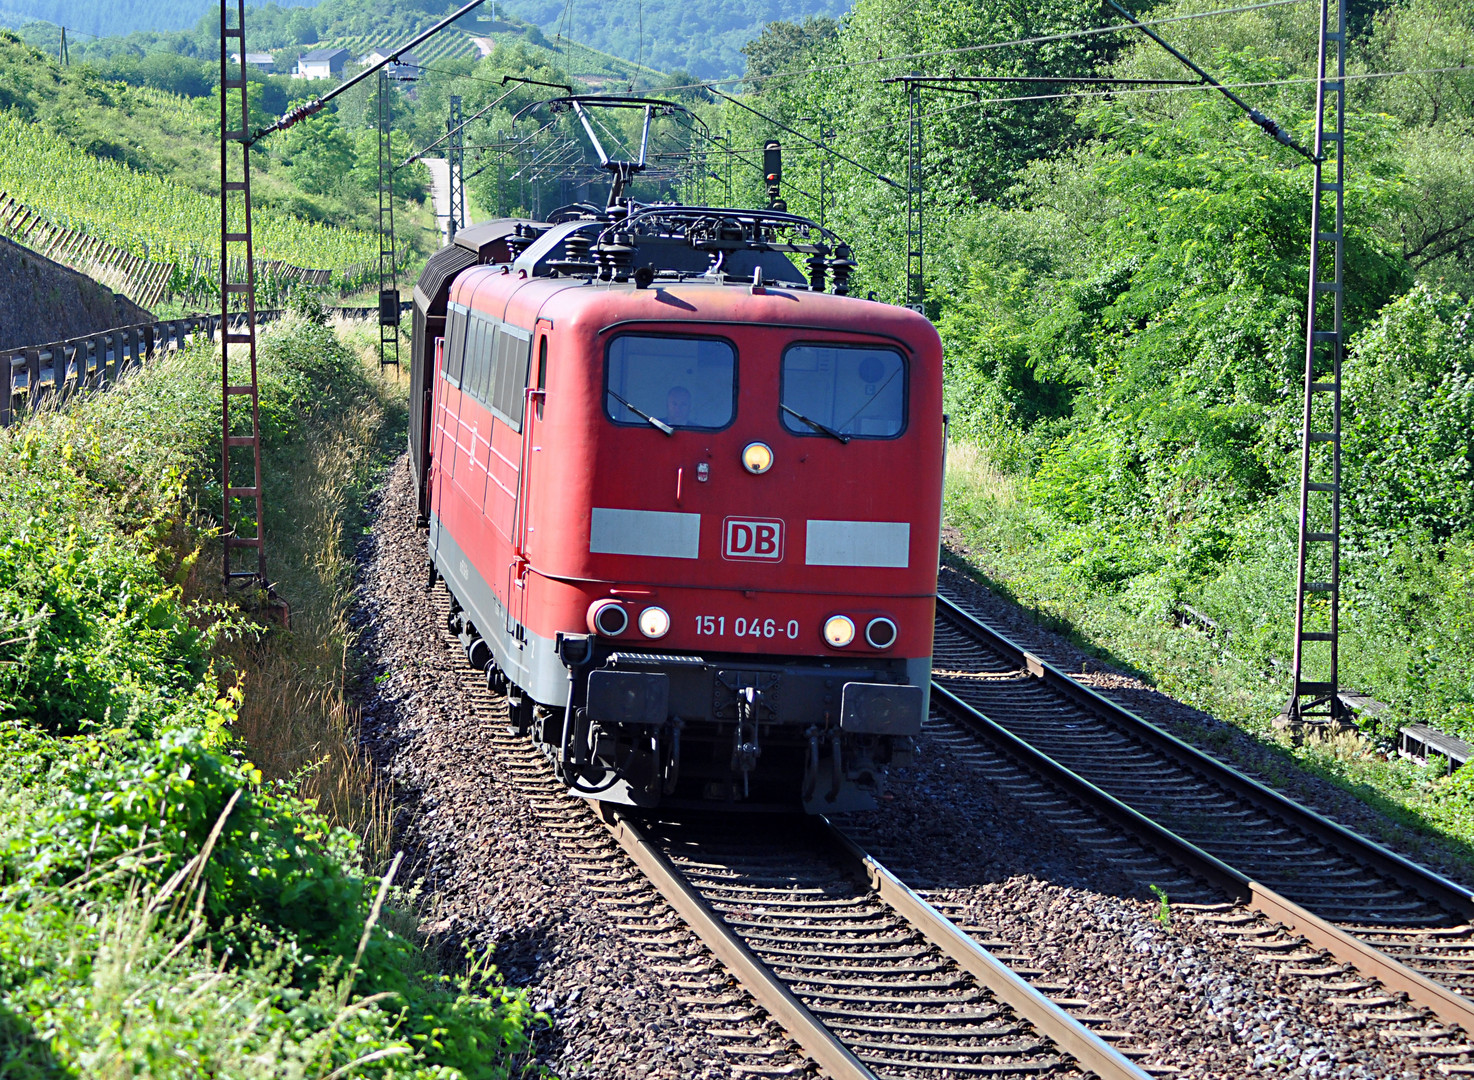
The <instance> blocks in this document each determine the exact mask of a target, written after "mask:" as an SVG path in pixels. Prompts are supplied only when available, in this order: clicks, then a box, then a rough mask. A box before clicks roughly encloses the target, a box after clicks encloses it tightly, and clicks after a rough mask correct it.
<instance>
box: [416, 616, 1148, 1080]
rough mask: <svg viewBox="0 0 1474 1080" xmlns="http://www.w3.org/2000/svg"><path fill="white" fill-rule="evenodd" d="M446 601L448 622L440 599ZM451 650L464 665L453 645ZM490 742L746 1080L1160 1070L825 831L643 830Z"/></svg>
mask: <svg viewBox="0 0 1474 1080" xmlns="http://www.w3.org/2000/svg"><path fill="white" fill-rule="evenodd" d="M435 600H436V607H437V609H439V610H438V614H439V616H440V619H441V621H442V625H443V620H444V617H445V616H446V615H447V614H448V613H449V605H448V602H447V601H446V599H445V595H444V593H443V591H439V590H438V591H437V592H436V594H435ZM442 643H443V644H444V646H445V647H446V648H447V649H448V650H449V652H450V654H451V655H452V656H453V657H458V654H460V651H461V650H460V647H459V645H458V644H457V643H456V642H455V640H454V639H453V638H452V637H450V636H449V635H448V634H443V635H442ZM459 678H460V680H461V681H462V684H463V688H464V690H465V692H466V694H467V696H468V697H469V698H470V699H471V700H472V701H473V702H475V704H476V707H477V709H478V711H483V712H485V713H486V715H487V716H488V718H489V719H490V718H496V719H498V720H500V722H502V723H506V721H507V713H506V711H505V705H504V701H503V699H502V698H501V697H500V696H499V695H494V694H492V693H491V692H490V691H488V690H487V689H486V687H485V683H484V680H482V679H481V678H480V675H479V673H477V672H474V671H473V670H471V669H469V668H461V669H460V671H459ZM493 742H494V747H495V753H496V755H497V758H498V761H497V765H498V771H499V772H501V773H502V775H503V776H504V777H505V778H506V780H507V781H509V782H510V783H511V784H513V785H514V786H515V787H516V789H517V790H518V791H519V792H520V793H521V794H522V796H523V797H524V798H525V799H526V800H527V803H528V806H529V808H530V810H531V812H532V815H533V817H534V818H535V819H536V821H537V824H538V826H539V827H540V828H542V829H544V830H546V831H547V832H548V833H549V835H551V836H553V837H554V838H555V839H556V840H557V842H558V843H559V844H560V846H562V847H563V848H564V849H565V850H566V852H567V856H568V859H569V861H570V863H571V864H572V865H574V866H575V867H576V869H577V870H578V871H579V874H580V876H581V877H582V878H583V879H584V881H585V882H586V883H587V884H588V885H589V886H590V888H591V890H592V891H593V892H594V893H595V894H596V895H598V896H599V903H600V904H601V905H604V906H607V907H608V908H609V909H610V911H611V914H612V915H613V916H614V918H613V920H612V921H613V925H614V928H615V929H616V930H617V931H618V932H619V933H621V934H623V935H625V936H626V937H628V938H629V939H631V940H632V941H634V942H635V943H636V944H638V945H639V946H640V948H641V949H642V951H643V952H644V953H645V955H646V956H648V957H649V958H650V961H651V967H652V971H653V974H654V975H655V977H656V978H657V979H659V980H660V981H661V982H663V983H665V984H666V985H667V986H669V987H671V988H672V989H673V990H674V991H676V993H677V997H678V999H679V1000H680V1001H681V1002H682V1004H683V1005H684V1006H685V1007H687V1008H688V1009H690V1010H692V1012H693V1014H694V1015H695V1016H697V1017H698V1018H699V1019H701V1020H703V1021H704V1022H705V1023H707V1024H708V1025H710V1026H709V1027H708V1029H707V1033H708V1034H709V1035H711V1036H713V1037H714V1038H715V1039H716V1040H718V1042H719V1043H720V1044H721V1048H722V1051H723V1053H724V1054H725V1055H726V1056H727V1057H728V1059H729V1060H730V1061H731V1063H732V1071H733V1075H736V1076H741V1077H752V1078H758V1077H773V1078H777V1077H792V1076H806V1075H813V1074H814V1072H815V1069H816V1067H817V1069H818V1070H821V1071H822V1072H823V1073H824V1074H825V1075H827V1076H830V1077H833V1078H835V1080H911V1078H922V1077H928V1078H930V1077H979V1076H986V1077H994V1078H1000V1080H1007V1078H1010V1077H1020V1078H1022V1077H1036V1076H1041V1075H1045V1076H1050V1077H1071V1076H1078V1077H1085V1076H1090V1075H1094V1076H1096V1077H1099V1078H1101V1080H1146V1077H1147V1076H1149V1075H1150V1074H1149V1072H1147V1071H1143V1070H1142V1069H1141V1068H1139V1067H1138V1066H1136V1065H1135V1064H1133V1063H1132V1062H1131V1061H1130V1060H1128V1058H1127V1057H1125V1056H1124V1055H1123V1054H1121V1053H1120V1052H1119V1051H1117V1050H1116V1049H1114V1048H1113V1047H1112V1046H1111V1045H1110V1044H1109V1043H1108V1042H1106V1041H1105V1040H1104V1039H1103V1038H1102V1037H1101V1036H1099V1035H1097V1034H1095V1033H1094V1032H1093V1031H1092V1030H1091V1028H1090V1026H1089V1025H1088V1024H1087V1023H1086V1022H1085V1021H1084V1020H1082V1019H1077V1018H1076V1017H1073V1016H1071V1015H1070V1014H1069V1013H1068V1012H1066V1011H1065V1010H1064V1009H1062V1008H1061V1007H1060V1006H1059V1005H1056V1004H1055V1003H1053V1002H1052V1001H1051V1000H1050V999H1049V998H1048V997H1047V996H1046V995H1045V994H1043V993H1041V992H1040V991H1039V990H1036V989H1035V988H1034V987H1032V986H1031V985H1030V984H1029V983H1028V982H1027V981H1026V980H1025V979H1023V978H1021V977H1020V976H1019V975H1017V974H1015V973H1014V972H1012V971H1011V970H1010V969H1009V968H1008V967H1007V966H1006V965H1005V964H1004V963H1003V962H1002V961H1000V960H999V959H997V958H995V957H994V956H993V955H992V954H990V953H989V952H988V951H986V949H984V948H983V947H982V945H981V944H979V942H978V941H977V940H975V939H974V938H972V937H969V936H968V934H967V933H964V932H963V930H962V929H960V928H959V927H958V926H957V925H955V924H954V923H952V922H951V921H950V920H948V919H947V918H946V917H945V916H943V915H942V914H941V913H940V912H938V911H937V909H935V908H934V907H932V906H931V905H930V904H929V903H927V901H926V900H924V899H923V898H922V897H921V896H920V895H918V894H917V893H916V892H914V891H912V890H911V889H910V888H908V887H907V886H906V885H904V884H903V883H902V882H901V881H900V880H899V879H897V878H896V877H895V876H894V875H893V874H891V873H890V872H889V871H888V870H887V869H886V868H885V867H884V866H882V865H881V864H880V863H879V862H878V861H877V860H875V859H874V858H872V857H871V856H869V855H867V854H866V853H865V852H864V851H862V850H861V849H860V848H859V847H857V846H856V845H855V844H854V843H853V842H852V841H851V840H849V839H848V838H847V837H846V836H845V835H844V834H843V833H842V832H840V831H839V830H838V829H836V828H835V827H834V826H832V825H830V824H829V823H828V822H827V821H823V820H822V819H821V820H814V819H807V818H798V819H794V818H783V819H780V820H776V821H775V820H771V819H751V818H749V819H744V820H742V821H740V822H734V821H732V820H731V819H730V817H726V818H723V817H707V818H696V819H688V820H682V821H671V820H658V821H655V822H653V823H651V824H648V825H647V824H645V823H643V822H641V821H637V820H636V819H633V818H630V817H628V816H626V815H624V814H623V813H621V812H620V811H619V809H618V808H614V807H611V806H610V805H609V804H604V803H597V804H596V803H591V802H589V801H586V800H584V799H581V798H578V797H576V796H572V795H570V794H569V793H568V792H567V791H566V790H565V789H564V788H563V786H562V785H561V783H559V782H558V781H557V779H556V778H555V777H554V775H553V772H552V769H551V767H550V764H549V762H548V761H547V759H546V758H545V757H544V756H543V755H542V754H541V753H540V752H539V751H537V750H536V749H534V748H533V746H532V744H531V743H530V742H529V741H528V740H527V739H526V738H525V737H523V736H520V735H514V734H512V733H511V732H510V730H509V731H507V732H506V733H505V734H498V735H497V736H496V738H495V739H494V741H493ZM601 822H602V824H603V826H604V827H603V828H601V827H600V823H601ZM678 920H679V921H678ZM688 932H689V933H688ZM691 934H694V936H695V938H696V939H698V940H697V941H696V942H693V941H692V940H691V937H690V935H691ZM991 944H995V945H1006V944H1007V943H999V942H994V943H991ZM703 946H704V948H703ZM729 976H730V977H731V978H735V979H736V981H737V983H738V984H739V985H738V986H737V987H734V986H733V985H732V984H731V981H730V978H729ZM774 1022H776V1023H774ZM794 1044H796V1045H794Z"/></svg>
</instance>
